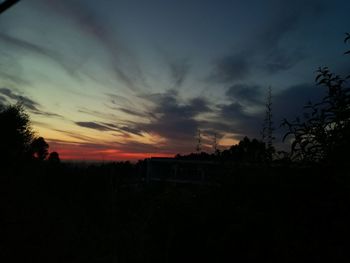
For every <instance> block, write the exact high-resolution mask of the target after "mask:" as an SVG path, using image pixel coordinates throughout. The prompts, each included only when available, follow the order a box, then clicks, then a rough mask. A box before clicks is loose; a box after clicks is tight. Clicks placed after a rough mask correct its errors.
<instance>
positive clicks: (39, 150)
mask: <svg viewBox="0 0 350 263" xmlns="http://www.w3.org/2000/svg"><path fill="white" fill-rule="evenodd" d="M48 148H49V145H48V144H47V142H46V141H45V139H44V138H43V137H38V138H35V139H34V140H33V141H32V143H31V144H30V150H31V156H32V157H33V158H34V159H36V160H39V161H43V160H45V159H46V157H47V156H48V154H49V151H48Z"/></svg>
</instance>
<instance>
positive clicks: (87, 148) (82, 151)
mask: <svg viewBox="0 0 350 263" xmlns="http://www.w3.org/2000/svg"><path fill="white" fill-rule="evenodd" d="M49 145H50V151H57V152H58V154H59V155H60V159H61V160H66V161H137V160H143V159H146V158H150V157H174V156H175V154H173V153H157V152H122V151H120V150H118V149H111V148H108V146H107V145H106V146H105V147H103V146H100V147H96V145H89V144H86V145H81V144H75V143H59V142H55V141H50V142H49Z"/></svg>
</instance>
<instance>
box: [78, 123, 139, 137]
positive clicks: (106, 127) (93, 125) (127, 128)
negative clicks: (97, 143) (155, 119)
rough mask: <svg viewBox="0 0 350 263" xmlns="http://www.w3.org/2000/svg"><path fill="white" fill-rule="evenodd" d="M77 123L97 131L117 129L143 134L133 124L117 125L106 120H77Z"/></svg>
mask: <svg viewBox="0 0 350 263" xmlns="http://www.w3.org/2000/svg"><path fill="white" fill-rule="evenodd" d="M75 124H76V125H78V126H80V127H84V128H89V129H93V130H97V131H117V132H122V133H131V134H135V135H139V136H142V131H141V130H140V129H137V128H135V127H133V126H126V125H117V124H114V123H106V122H93V121H86V122H85V121H78V122H75Z"/></svg>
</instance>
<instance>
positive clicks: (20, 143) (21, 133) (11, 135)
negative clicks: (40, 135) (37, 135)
mask: <svg viewBox="0 0 350 263" xmlns="http://www.w3.org/2000/svg"><path fill="white" fill-rule="evenodd" d="M0 123H1V128H0V138H1V140H0V148H1V151H0V154H1V160H2V161H4V162H7V161H10V160H14V159H21V160H22V159H25V158H26V157H27V154H28V152H29V148H30V144H31V142H32V140H33V136H34V133H33V131H32V129H31V127H30V119H29V116H28V114H27V113H26V112H25V110H24V108H23V106H22V105H21V104H16V105H10V106H6V107H4V108H3V109H2V110H1V111H0Z"/></svg>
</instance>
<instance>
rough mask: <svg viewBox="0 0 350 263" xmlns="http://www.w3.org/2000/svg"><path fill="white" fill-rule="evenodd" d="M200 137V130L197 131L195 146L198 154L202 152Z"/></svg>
mask: <svg viewBox="0 0 350 263" xmlns="http://www.w3.org/2000/svg"><path fill="white" fill-rule="evenodd" d="M201 146H202V136H201V130H200V129H198V130H197V146H196V151H197V153H200V152H201V150H202V147H201Z"/></svg>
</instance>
